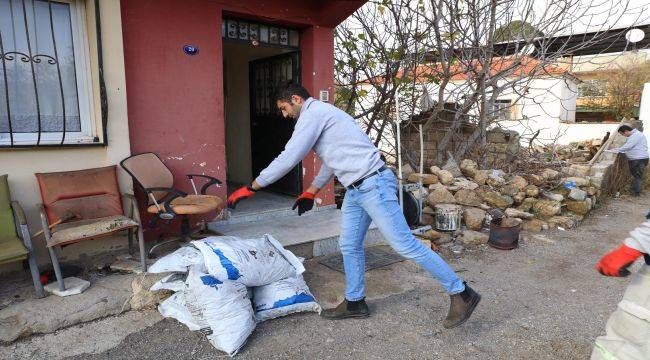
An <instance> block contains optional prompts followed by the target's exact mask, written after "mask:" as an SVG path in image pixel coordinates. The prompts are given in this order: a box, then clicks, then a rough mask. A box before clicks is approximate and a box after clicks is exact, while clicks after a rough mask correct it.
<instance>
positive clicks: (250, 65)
mask: <svg viewBox="0 0 650 360" xmlns="http://www.w3.org/2000/svg"><path fill="white" fill-rule="evenodd" d="M288 55H295V59H296V62H295V64H294V65H293V69H292V71H293V72H294V74H296V78H295V79H294V80H293V81H295V82H297V83H298V84H302V73H301V70H302V54H301V52H300V50H292V51H288V52H286V53H282V54H278V55H272V56H267V57H263V58H259V59H255V60H250V61H249V62H248V96H249V105H250V109H249V124H250V129H251V131H250V136H251V172H252V174H253V176H255V171H256V170H257V169H255V161H254V160H253V146H254V143H253V124H252V119H253V116H254V114H255V98H254V96H253V89H254V81H255V79H254V76H253V64H254V63H255V62H258V61H263V60H272V59H275V58H280V57H286V56H288ZM296 80H297V81H296ZM271 106H272V107H274V108H275V104H274V103H273V104H271ZM295 121H296V122H297V121H298V120H297V119H296V120H295ZM296 167H297V168H299V169H300V171H299V176H298V184H297V185H298V193H297V194H287V195H291V196H297V195H299V194H300V193H302V191H303V185H304V184H303V182H304V171H303V167H302V160H300V162H299V163H298V164H297V165H296ZM291 171H294V170H293V169H292V170H291ZM287 174H288V173H287ZM272 191H273V192H276V193H282V194H286V193H284V192H280V191H277V190H272Z"/></svg>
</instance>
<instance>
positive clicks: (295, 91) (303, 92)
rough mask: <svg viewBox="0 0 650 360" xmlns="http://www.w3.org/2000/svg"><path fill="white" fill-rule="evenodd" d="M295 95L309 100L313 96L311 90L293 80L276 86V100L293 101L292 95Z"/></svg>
mask: <svg viewBox="0 0 650 360" xmlns="http://www.w3.org/2000/svg"><path fill="white" fill-rule="evenodd" d="M293 95H298V96H300V97H301V98H303V99H305V100H307V99H309V98H310V97H311V95H309V91H307V89H305V88H304V87H302V86H300V85H299V84H295V83H293V82H283V83H280V84H279V85H278V86H277V87H276V88H275V100H276V101H278V100H280V101H285V102H291V97H292V96H293Z"/></svg>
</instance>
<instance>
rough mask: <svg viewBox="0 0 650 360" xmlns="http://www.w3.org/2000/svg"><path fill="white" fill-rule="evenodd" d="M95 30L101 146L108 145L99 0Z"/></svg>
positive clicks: (97, 2) (106, 103) (96, 3)
mask: <svg viewBox="0 0 650 360" xmlns="http://www.w3.org/2000/svg"><path fill="white" fill-rule="evenodd" d="M95 28H96V32H97V64H98V65H99V99H100V104H101V110H102V134H103V137H104V139H103V141H102V144H103V145H108V97H107V95H106V83H105V81H104V52H103V50H102V22H101V12H100V10H99V0H95Z"/></svg>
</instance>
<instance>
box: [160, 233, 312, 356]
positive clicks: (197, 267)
mask: <svg viewBox="0 0 650 360" xmlns="http://www.w3.org/2000/svg"><path fill="white" fill-rule="evenodd" d="M304 271H305V268H304V266H303V265H302V262H301V261H300V259H298V258H297V257H296V256H295V255H294V254H293V253H291V252H290V251H288V250H286V249H284V248H283V247H282V245H280V243H279V242H278V241H277V240H276V239H274V238H273V237H272V236H270V235H264V237H262V238H259V239H240V238H237V237H233V236H212V237H208V238H205V239H202V240H197V241H192V243H191V245H189V246H185V247H182V248H180V249H178V250H176V251H175V252H173V253H171V254H169V255H167V256H165V257H163V258H161V259H159V260H158V261H157V262H156V263H155V264H153V265H152V266H151V267H150V268H149V272H151V273H165V272H171V273H172V274H170V275H169V276H166V277H165V278H163V279H161V280H160V281H159V282H157V283H156V284H154V285H153V286H152V287H151V290H152V291H156V290H163V289H165V290H171V291H174V292H175V294H174V295H172V296H171V297H169V298H168V299H167V300H165V301H164V302H163V303H161V304H160V305H159V306H158V311H160V313H161V314H162V315H163V316H164V317H171V318H174V319H176V320H178V321H179V322H181V323H183V324H185V325H186V326H187V327H188V328H189V329H190V330H192V331H201V332H203V333H204V334H206V335H207V338H208V340H209V341H210V343H211V344H212V345H213V346H215V347H216V348H217V349H219V350H222V351H224V352H226V353H227V354H228V355H230V356H234V355H235V354H236V353H237V351H239V349H240V348H241V347H242V346H243V345H244V343H245V342H246V339H248V336H250V334H251V333H252V332H253V330H254V329H255V325H256V323H259V322H262V321H265V320H269V319H274V318H277V317H281V316H285V315H289V314H292V313H296V312H304V311H314V312H320V310H321V309H320V306H319V305H318V304H317V303H316V300H315V299H314V296H313V295H312V294H311V292H310V291H309V287H308V286H307V284H306V283H305V281H304V279H303V277H302V275H301V274H302V273H303V272H304Z"/></svg>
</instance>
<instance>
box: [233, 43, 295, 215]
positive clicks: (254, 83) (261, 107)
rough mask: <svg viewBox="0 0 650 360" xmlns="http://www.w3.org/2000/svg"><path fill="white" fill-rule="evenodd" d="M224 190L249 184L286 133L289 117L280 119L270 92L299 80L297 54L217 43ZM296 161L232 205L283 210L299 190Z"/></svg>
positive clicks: (280, 145) (280, 146)
mask: <svg viewBox="0 0 650 360" xmlns="http://www.w3.org/2000/svg"><path fill="white" fill-rule="evenodd" d="M223 62H224V95H225V125H226V126H225V127H226V161H227V169H228V170H227V180H228V192H229V193H230V192H232V191H234V190H235V189H237V188H238V187H239V186H242V185H244V184H248V183H250V182H251V181H252V180H253V179H254V178H255V177H256V176H257V175H258V174H259V172H260V171H261V170H262V169H264V168H265V167H266V166H268V164H270V163H271V161H273V159H275V157H276V156H278V155H279V154H280V152H281V151H282V150H283V149H284V145H285V144H286V142H287V141H288V140H289V138H290V137H291V134H292V132H293V128H294V125H295V120H291V119H284V118H282V116H281V114H280V112H279V111H278V110H277V107H276V105H275V101H274V100H273V93H274V89H275V86H276V85H277V84H278V83H280V82H282V81H287V80H292V81H299V79H298V74H299V58H298V53H297V52H296V51H295V50H292V49H286V48H281V47H264V46H253V45H251V43H241V42H226V41H224V43H223ZM301 169H302V164H298V166H296V167H295V168H294V169H293V170H292V171H291V172H289V174H287V175H286V176H285V177H283V178H282V179H280V180H279V181H277V182H276V183H274V184H273V185H271V186H269V187H268V188H266V189H264V190H263V191H260V192H259V193H258V194H257V195H256V196H254V197H253V198H251V199H250V200H248V201H245V202H242V203H241V204H240V205H239V206H238V207H237V212H238V213H250V212H260V211H269V210H279V209H286V208H289V207H290V206H291V205H292V204H293V201H294V198H295V196H297V195H298V194H300V192H301V191H302V170H301Z"/></svg>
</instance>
